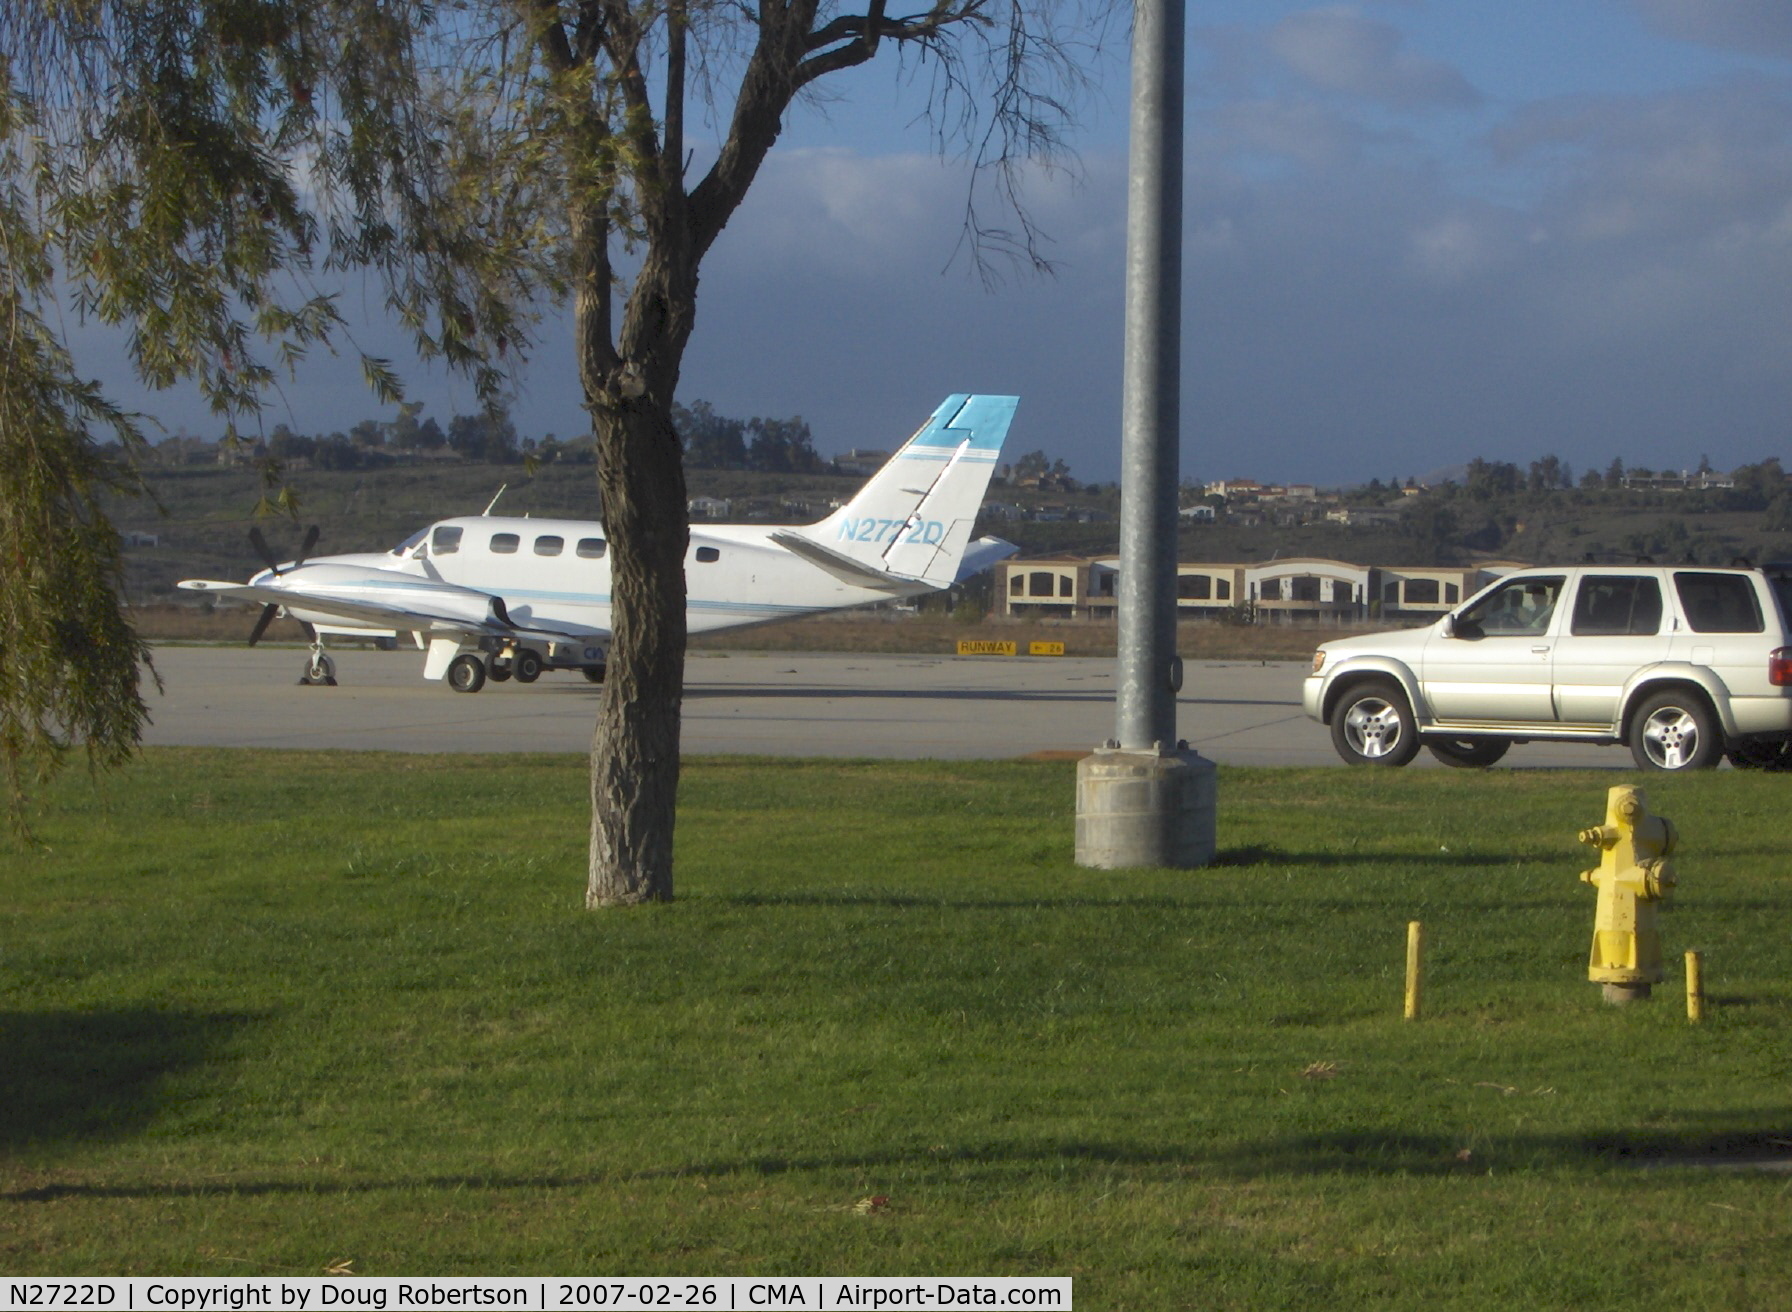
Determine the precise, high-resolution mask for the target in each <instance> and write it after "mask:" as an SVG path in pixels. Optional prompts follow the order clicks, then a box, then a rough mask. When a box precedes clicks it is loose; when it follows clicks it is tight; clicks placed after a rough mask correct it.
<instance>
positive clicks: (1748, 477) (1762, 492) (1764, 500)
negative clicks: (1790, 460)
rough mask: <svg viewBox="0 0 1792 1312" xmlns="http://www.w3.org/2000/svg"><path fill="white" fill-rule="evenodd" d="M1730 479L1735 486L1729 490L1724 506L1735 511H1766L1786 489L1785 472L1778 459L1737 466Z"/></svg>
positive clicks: (1771, 458) (1774, 457) (1772, 458)
mask: <svg viewBox="0 0 1792 1312" xmlns="http://www.w3.org/2000/svg"><path fill="white" fill-rule="evenodd" d="M1731 477H1732V478H1734V479H1735V482H1736V486H1735V487H1734V488H1731V489H1730V490H1729V494H1728V496H1727V497H1726V498H1725V502H1724V504H1725V505H1726V506H1728V507H1730V508H1732V509H1735V510H1766V509H1767V508H1768V507H1769V506H1771V505H1772V504H1773V502H1774V499H1775V498H1777V497H1778V496H1779V495H1780V494H1781V493H1783V492H1785V491H1786V490H1787V488H1786V472H1785V470H1783V469H1782V468H1780V462H1779V457H1777V456H1773V457H1770V458H1768V459H1766V460H1763V461H1760V462H1759V463H1757V464H1752V465H1739V466H1737V468H1736V471H1735V473H1734V474H1733V475H1731Z"/></svg>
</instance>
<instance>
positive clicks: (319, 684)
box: [299, 652, 336, 688]
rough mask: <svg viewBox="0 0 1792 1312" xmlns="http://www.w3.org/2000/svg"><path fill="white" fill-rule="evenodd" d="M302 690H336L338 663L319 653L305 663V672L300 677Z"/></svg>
mask: <svg viewBox="0 0 1792 1312" xmlns="http://www.w3.org/2000/svg"><path fill="white" fill-rule="evenodd" d="M299 686H300V687H301V688H334V687H335V686H336V662H335V661H333V660H331V659H330V658H329V657H328V656H326V655H325V654H324V653H323V652H319V653H318V654H317V655H315V656H313V657H312V658H311V659H310V660H309V661H307V662H306V663H305V672H304V673H303V674H301V675H300V676H299Z"/></svg>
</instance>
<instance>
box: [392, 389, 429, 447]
mask: <svg viewBox="0 0 1792 1312" xmlns="http://www.w3.org/2000/svg"><path fill="white" fill-rule="evenodd" d="M422 412H423V402H421V401H406V402H404V403H403V404H401V405H400V406H399V407H398V417H397V418H395V419H394V420H393V421H392V422H391V423H390V424H389V425H387V440H388V441H390V442H391V444H392V445H393V446H395V447H397V448H398V449H399V450H401V451H411V450H415V449H416V448H417V446H418V445H419V443H418V441H417V434H418V430H419V429H420V428H421V427H422V425H421V424H419V423H418V422H417V416H418V415H419V414H421V413H422Z"/></svg>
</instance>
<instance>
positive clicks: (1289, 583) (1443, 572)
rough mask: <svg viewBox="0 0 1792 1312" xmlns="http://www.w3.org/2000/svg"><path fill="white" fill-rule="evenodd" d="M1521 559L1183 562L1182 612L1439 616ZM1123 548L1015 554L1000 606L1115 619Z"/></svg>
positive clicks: (1008, 612) (1039, 615)
mask: <svg viewBox="0 0 1792 1312" xmlns="http://www.w3.org/2000/svg"><path fill="white" fill-rule="evenodd" d="M1519 567H1520V566H1519V565H1518V564H1516V563H1515V562H1510V561H1500V562H1492V563H1487V564H1483V565H1422V566H1420V565H1415V566H1401V567H1398V568H1394V567H1389V566H1380V565H1353V564H1351V563H1350V562H1348V561H1342V560H1327V559H1324V558H1322V557H1306V556H1302V557H1293V558H1290V559H1287V560H1268V561H1253V562H1250V563H1248V564H1229V563H1214V562H1208V561H1200V562H1185V563H1182V564H1178V565H1177V566H1176V613H1177V615H1178V616H1179V617H1180V618H1183V619H1215V618H1218V617H1219V616H1221V615H1223V614H1225V613H1227V612H1229V611H1232V610H1234V609H1235V608H1237V607H1241V606H1247V605H1248V606H1250V607H1253V608H1254V609H1255V611H1256V618H1257V621H1258V622H1259V623H1283V622H1289V621H1295V620H1303V621H1304V620H1318V621H1325V622H1329V623H1350V622H1352V621H1355V620H1369V619H1377V618H1385V619H1410V620H1415V621H1417V620H1430V619H1435V618H1437V617H1438V616H1439V615H1442V614H1444V612H1446V611H1448V610H1451V609H1453V608H1454V607H1456V606H1458V605H1460V604H1461V603H1462V602H1463V601H1466V600H1467V599H1468V598H1469V597H1471V596H1473V595H1474V594H1475V593H1476V592H1477V591H1479V590H1480V589H1481V588H1483V587H1485V586H1486V585H1487V584H1488V583H1490V582H1492V581H1493V580H1494V579H1496V578H1498V577H1499V576H1500V575H1502V574H1505V573H1508V572H1509V571H1511V570H1513V569H1517V568H1519ZM1119 585H1120V560H1119V557H1117V556H1050V557H1045V558H1043V559H1038V560H1021V559H1012V560H1006V561H1003V562H1002V563H1001V564H1000V565H998V566H996V588H997V595H998V597H999V598H1000V599H1001V600H1000V604H999V607H998V610H999V613H1001V614H1002V615H1005V616H1008V617H1010V618H1014V619H1022V618H1032V619H1044V618H1049V619H1076V620H1106V619H1113V618H1114V614H1115V609H1116V607H1117V606H1118V604H1119V596H1120V586H1119Z"/></svg>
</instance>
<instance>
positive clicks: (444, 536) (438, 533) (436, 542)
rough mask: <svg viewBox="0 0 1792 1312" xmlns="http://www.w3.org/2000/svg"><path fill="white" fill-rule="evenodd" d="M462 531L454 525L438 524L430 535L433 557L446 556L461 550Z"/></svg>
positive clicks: (430, 548)
mask: <svg viewBox="0 0 1792 1312" xmlns="http://www.w3.org/2000/svg"><path fill="white" fill-rule="evenodd" d="M460 535H461V530H460V528H459V527H458V526H457V525H454V524H437V525H436V528H435V532H433V533H431V534H430V535H429V551H430V554H431V555H433V556H446V555H450V554H452V553H453V552H456V551H459V550H460Z"/></svg>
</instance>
